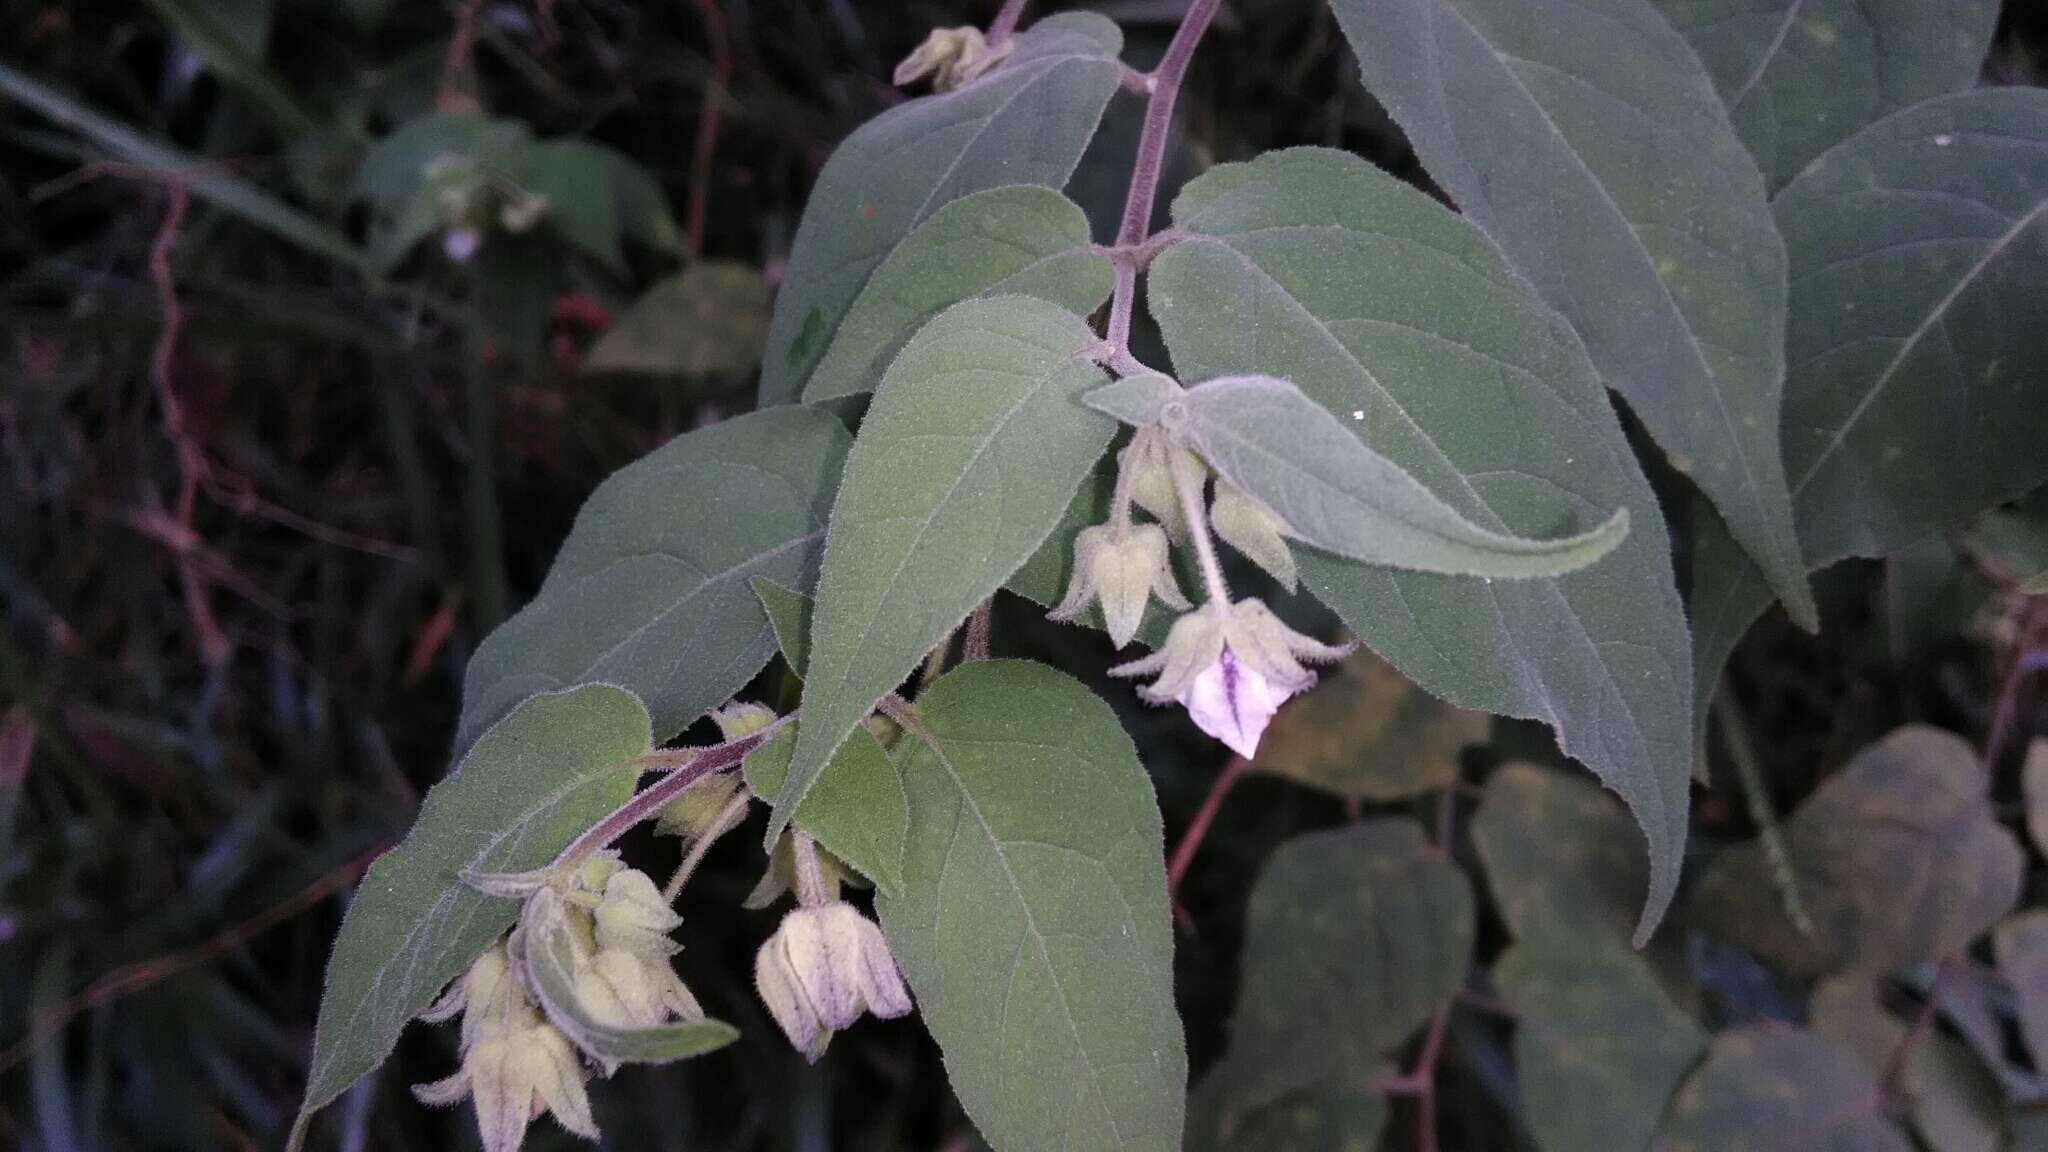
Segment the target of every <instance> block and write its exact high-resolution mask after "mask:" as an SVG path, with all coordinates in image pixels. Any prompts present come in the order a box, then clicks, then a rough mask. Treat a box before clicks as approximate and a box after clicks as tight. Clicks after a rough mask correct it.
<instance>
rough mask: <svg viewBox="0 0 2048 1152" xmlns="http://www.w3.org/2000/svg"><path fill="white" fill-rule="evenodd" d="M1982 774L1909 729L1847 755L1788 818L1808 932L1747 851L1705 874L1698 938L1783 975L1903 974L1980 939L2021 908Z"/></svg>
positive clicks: (1957, 745)
mask: <svg viewBox="0 0 2048 1152" xmlns="http://www.w3.org/2000/svg"><path fill="white" fill-rule="evenodd" d="M1990 783H1991V777H1990V773H1988V772H1987V771H1985V769H1984V765H1983V762H1982V761H1980V760H1978V758H1977V754H1976V752H1975V751H1974V750H1972V749H1971V748H1970V746H1969V745H1968V744H1966V743H1964V742H1963V740H1962V739H1961V738H1960V737H1957V736H1955V735H1954V734H1952V733H1948V732H1943V731H1941V730H1939V729H1935V728H1929V727H1926V726H1924V725H1908V726H1906V727H1903V728H1899V729H1897V730H1895V731H1893V732H1892V734H1891V735H1889V736H1887V737H1885V738H1884V739H1883V740H1880V741H1879V742H1877V743H1876V744H1872V745H1871V746H1869V747H1868V748H1865V749H1864V750H1863V751H1861V752H1859V753H1857V755H1856V758H1855V759H1853V760H1851V761H1850V762H1849V764H1848V766H1847V767H1845V768H1843V769H1842V770H1841V771H1840V772H1838V773H1836V774H1835V775H1833V776H1830V777H1829V778H1828V779H1827V780H1826V781H1824V782H1823V783H1822V784H1821V786H1820V787H1819V788H1817V789H1815V790H1814V792H1813V794H1812V795H1811V796H1808V797H1807V798H1806V800H1805V801H1804V802H1803V803H1801V804H1800V806H1799V807H1798V809H1797V810H1796V811H1794V812H1793V814H1792V817H1791V819H1789V820H1787V821H1786V822H1785V825H1784V833H1785V850H1786V854H1787V856H1788V858H1789V859H1788V863H1789V864H1790V867H1791V871H1792V874H1793V877H1794V879H1795V881H1796V882H1797V884H1798V885H1799V892H1800V897H1801V900H1802V902H1803V903H1804V905H1805V907H1806V909H1807V911H1808V913H1809V914H1810V916H1811V918H1812V920H1813V923H1814V927H1815V929H1816V934H1815V936H1813V937H1806V936H1804V935H1802V934H1800V933H1799V932H1798V931H1797V930H1796V929H1794V928H1793V926H1792V925H1791V924H1790V922H1789V921H1788V920H1787V918H1786V916H1785V914H1784V912H1783V910H1782V908H1781V907H1780V906H1779V902H1778V901H1777V900H1776V898H1775V896H1774V895H1773V893H1774V889H1773V885H1772V883H1771V878H1770V863H1769V860H1768V858H1767V856H1766V855H1765V853H1764V850H1763V848H1762V847H1761V846H1760V845H1758V844H1755V843H1750V844H1744V845H1741V846H1739V847H1737V848H1732V849H1729V850H1728V851H1727V852H1726V853H1725V854H1724V855H1723V856H1722V857H1721V858H1720V859H1718V860H1716V861H1715V862H1714V866H1713V867H1712V868H1711V869H1709V870H1708V872H1707V875H1706V877H1705V879H1704V881H1703V882H1702V884H1701V887H1700V892H1699V900H1700V906H1701V912H1702V916H1703V918H1704V920H1705V922H1706V923H1707V925H1708V926H1709V927H1711V928H1712V929H1714V930H1716V931H1717V932H1719V933H1720V934H1722V935H1724V936H1726V937H1727V938H1729V939H1730V940H1733V941H1734V942H1736V943H1739V944H1742V945H1743V946H1744V947H1747V948H1749V949H1750V950H1752V951H1754V952H1756V953H1758V954H1759V955H1761V956H1763V957H1765V958H1767V959H1770V960H1773V961H1775V962H1776V963H1778V964H1779V965H1780V966H1782V967H1784V968H1786V969H1787V970H1789V971H1791V972H1794V973H1798V974H1811V973H1815V972H1820V971H1825V970H1828V969H1831V968H1835V967H1848V966H1853V967H1858V968H1867V969H1871V970H1875V971H1886V972H1895V971H1903V970H1905V969H1909V968H1912V967H1914V966H1916V965H1920V964H1928V963H1933V962H1934V961H1936V960H1939V959H1941V958H1942V957H1944V956H1947V955H1949V954H1951V953H1953V952H1955V951H1957V950H1958V949H1961V948H1962V947H1963V946H1965V945H1967V944H1968V943H1969V942H1970V941H1971V940H1973V939H1975V938H1976V937H1977V936H1979V935H1981V934H1982V933H1983V932H1984V931H1985V930H1986V929H1988V928H1990V927H1991V925H1993V924H1995V923H1997V921H1998V920H1999V918H2000V917H2002V916H2004V915H2005V914H2006V913H2007V912H2008V911H2010V910H2011V909H2012V907H2013V905H2015V904H2016V903H2018V901H2019V896H2020V881H2021V874H2022V871H2023V867H2024V864H2025V861H2024V859H2023V853H2022V852H2021V851H2020V846H2019V842H2018V840H2017V839H2015V838H2014V836H2013V835H2012V833H2010V832H2008V831H2006V830H2005V828H2004V827H2003V826H2002V825H2000V824H1999V823H1998V821H1997V819H1996V818H1995V815H1994V814H1993V812H1992V809H1991V801H1990V798H1989V796H1988V795H1987V794H1986V793H1987V790H1988V789H1989V787H1990Z"/></svg>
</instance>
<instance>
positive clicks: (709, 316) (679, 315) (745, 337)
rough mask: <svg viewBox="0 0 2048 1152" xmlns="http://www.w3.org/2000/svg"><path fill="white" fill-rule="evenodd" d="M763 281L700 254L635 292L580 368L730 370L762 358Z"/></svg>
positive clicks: (752, 270) (751, 270)
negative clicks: (638, 292) (667, 275)
mask: <svg viewBox="0 0 2048 1152" xmlns="http://www.w3.org/2000/svg"><path fill="white" fill-rule="evenodd" d="M767 335H768V283H767V281H765V280H763V279H762V278H761V270H760V269H759V268H756V267H754V266H753V265H751V264H742V263H739V262H738V261H734V260H698V261H695V262H694V263H692V264H691V265H690V266H689V267H688V268H685V269H683V270H682V271H681V272H678V273H676V274H675V275H673V276H670V277H668V278H667V279H664V280H658V281H656V282H655V283H654V285H653V286H652V287H650V288H649V289H647V291H645V292H643V293H641V294H640V298H639V299H638V300H635V301H633V306H632V307H630V308H628V309H626V311H625V313H624V314H623V315H621V316H620V317H619V318H618V320H617V322H616V323H614V324H613V325H612V326H611V328H610V329H609V330H607V331H606V332H605V334H604V336H603V337H602V338H601V339H599V340H598V342H597V345H596V346H595V347H593V348H592V349H591V350H590V352H589V353H588V354H587V355H585V356H584V358H583V367H584V370H585V371H592V372H649V373H677V374H681V375H685V376H710V375H728V374H734V373H741V372H746V371H749V370H751V369H752V368H753V366H754V365H755V364H756V363H758V362H759V361H760V359H761V347H762V344H763V342H764V341H765V340H766V339H767Z"/></svg>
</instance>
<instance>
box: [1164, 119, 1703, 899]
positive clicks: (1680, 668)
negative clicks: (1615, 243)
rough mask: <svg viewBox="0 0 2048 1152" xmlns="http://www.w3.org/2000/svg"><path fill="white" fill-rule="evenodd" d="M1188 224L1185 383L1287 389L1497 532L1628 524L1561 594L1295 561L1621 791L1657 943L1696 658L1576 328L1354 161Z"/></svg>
mask: <svg viewBox="0 0 2048 1152" xmlns="http://www.w3.org/2000/svg"><path fill="white" fill-rule="evenodd" d="M1174 219H1175V221H1176V222H1177V223H1178V224H1179V225H1180V226H1181V227H1182V228H1184V229H1187V230H1188V232H1189V233H1190V235H1189V236H1188V237H1187V238H1186V239H1184V240H1182V241H1181V242H1180V243H1178V244H1175V245H1174V246H1172V247H1170V248H1168V249H1167V250H1166V251H1165V252H1163V253H1161V254H1160V255H1159V257H1158V258H1157V259H1156V260H1155V261H1154V262H1153V264H1152V270H1151V275H1150V292H1151V301H1152V313H1153V315H1154V316H1156V317H1158V318H1159V322H1160V325H1161V328H1162V330H1163V331H1164V332H1165V335H1166V340H1167V344H1168V346H1169V347H1170V348H1171V349H1172V352H1173V358H1174V364H1175V366H1176V367H1177V368H1178V370H1179V372H1180V375H1181V376H1182V378H1183V379H1189V380H1202V379H1207V378H1209V377H1213V376H1220V375H1235V374H1241V373H1246V372H1259V373H1265V374H1269V375H1273V376H1278V377H1281V378H1284V379H1287V380H1289V381H1292V382H1293V383H1294V384H1295V386H1296V387H1298V388H1300V389H1301V390H1302V391H1303V392H1305V393H1307V394H1308V396H1309V397H1310V398H1311V399H1313V400H1315V401H1316V402H1317V403H1319V404H1321V405H1323V406H1324V407H1326V408H1328V409H1329V410H1330V411H1332V412H1334V413H1335V414H1336V415H1337V417H1338V418H1339V419H1340V420H1342V421H1344V422H1346V423H1347V424H1348V425H1349V426H1350V427H1351V428H1352V429H1353V431H1355V432H1357V433H1358V434H1359V436H1360V438H1361V439H1362V440H1363V441H1364V442H1365V444H1366V445H1367V446H1368V447H1370V448H1371V449H1372V450H1373V451H1375V452H1377V453H1379V454H1380V455H1382V456H1384V457H1386V458H1387V459H1389V460H1391V461H1393V462H1394V463H1395V464H1397V465H1399V466H1400V467H1401V468H1402V469H1403V470H1404V471H1406V472H1408V473H1409V474H1410V475H1412V476H1414V477H1415V478H1416V479H1417V480H1418V481H1420V482H1421V483H1422V484H1423V485H1424V486H1426V487H1427V488H1428V489H1429V490H1430V491H1431V492H1434V493H1436V494H1437V496H1438V497H1439V498H1440V499H1442V500H1444V501H1445V502H1446V503H1448V504H1450V505H1451V506H1452V507H1453V508H1455V509H1457V511H1458V512H1459V514H1460V515H1462V516H1464V517H1465V518H1466V519H1468V520H1471V521H1472V522H1474V523H1476V524H1479V525H1481V526H1484V527H1486V528H1489V529H1492V530H1494V531H1503V532H1513V533H1516V534H1518V535H1525V536H1548V535H1555V534H1556V533H1557V532H1558V531H1559V530H1560V529H1564V528H1566V527H1567V526H1578V525H1584V524H1587V523H1597V522H1598V521H1599V520H1601V519H1603V518H1605V517H1606V516H1608V515H1610V514H1611V513H1612V512H1613V511H1614V510H1615V509H1617V508H1626V509H1627V510H1628V513H1629V536H1628V539H1627V540H1624V541H1623V542H1622V543H1621V545H1620V546H1619V547H1618V548H1616V549H1615V550H1614V552H1613V554H1612V555H1610V556H1608V557H1607V559H1605V560H1603V561H1601V562H1600V563H1599V564H1597V565H1595V566H1593V567H1592V568H1588V569H1586V570H1584V571H1581V572H1575V573H1573V574H1571V575H1569V576H1564V577H1561V578H1558V579H1554V580H1529V581H1494V582H1491V583H1487V582H1484V581H1481V580H1474V579H1469V578H1464V577H1451V576H1439V575H1433V574H1429V573H1406V572H1396V571H1391V570H1388V569H1384V568H1371V567H1366V566H1363V565H1359V564H1355V563H1351V562H1349V561H1343V560H1339V559H1336V558H1334V557H1331V556H1327V555H1323V554H1320V553H1317V552H1315V551H1314V550H1311V549H1301V550H1299V551H1298V552H1297V556H1296V559H1297V561H1298V563H1299V564H1300V566H1301V574H1302V580H1303V582H1304V583H1305V584H1306V585H1307V586H1308V588H1309V590H1310V591H1311V592H1313V593H1314V594H1315V595H1316V596H1317V597H1318V598H1319V599H1321V600H1322V601H1323V602H1324V603H1325V604H1328V605H1329V606H1330V607H1331V608H1333V609H1335V610H1336V611H1337V613H1338V615H1340V616H1341V617H1343V619H1344V622H1345V624H1346V625H1348V626H1349V627H1350V628H1351V630H1352V631H1353V632H1354V633H1355V634H1356V635H1357V636H1358V638H1359V639H1360V640H1362V641H1364V642H1365V643H1366V644H1367V645H1369V646H1371V647H1372V649H1373V650H1374V651H1376V652H1378V653H1379V654H1380V655H1382V656H1384V657H1386V658H1387V659H1388V660H1389V661H1391V662H1392V663H1393V664H1394V666H1395V667H1397V668H1399V669H1401V670H1402V671H1403V672H1405V673H1407V674H1408V675H1409V676H1410V677H1411V678H1413V679H1414V680H1415V681H1416V682H1417V683H1418V684H1420V685H1422V687H1423V688H1425V689H1427V690H1429V691H1430V692H1432V693H1435V694H1436V695H1439V696H1442V697H1444V698H1445V699H1448V700H1450V701H1451V702H1453V703H1455V704H1457V705H1459V706H1460V707H1465V708H1477V709H1483V710H1485V711H1488V712H1496V713H1502V714H1506V715H1512V716H1523V717H1530V718H1535V719H1541V720H1543V721H1545V722H1546V723H1548V724H1550V725H1551V726H1552V727H1553V728H1555V729H1556V730H1557V733H1558V739H1559V742H1560V744H1561V745H1562V747H1563V748H1564V750H1565V752H1566V753H1567V754H1568V755H1571V756H1574V757H1577V758H1578V759H1580V760H1581V761H1583V762H1584V763H1585V764H1586V765H1587V766H1588V767H1590V768H1592V769H1593V771H1594V772H1595V773H1596V774H1598V775H1599V776H1600V778H1601V779H1602V780H1603V781H1605V782H1606V783H1607V784H1608V785H1609V786H1610V787H1612V788H1614V789H1615V790H1616V791H1618V792H1620V793H1621V794H1622V796H1623V798H1624V799H1625V800H1627V801H1628V804H1629V807H1630V809H1631V810H1632V811H1633V812H1634V813H1635V814H1636V817H1637V819H1638V820H1639V821H1640V822H1641V823H1642V825H1643V828H1644V830H1645V832H1646V833H1647V834H1648V837H1649V847H1650V856H1651V859H1652V861H1653V863H1654V867H1653V877H1654V883H1653V884H1652V885H1651V886H1650V888H1649V899H1648V903H1647V906H1646V907H1645V909H1644V912H1643V923H1644V926H1645V927H1646V928H1647V927H1649V926H1652V925H1654V924H1655V923H1656V921H1657V918H1658V917H1659V916H1660V915H1661V913H1662V911H1663V909H1664V907H1665V905H1666V904H1667V903H1668V902H1669V900H1670V897H1671V893H1672V892H1673V891H1674V890H1675V888H1676V886H1677V883H1678V865H1679V860H1680V850H1681V847H1682V845H1683V844H1684V840H1685V828H1686V810H1687V806H1688V802H1689V796H1688V792H1687V789H1688V787H1689V784H1688V779H1689V776H1690V770H1689V769H1690V763H1691V758H1692V742H1691V728H1692V723H1691V714H1690V713H1691V708H1690V704H1691V699H1690V697H1691V692H1690V685H1689V684H1688V682H1687V679H1686V677H1687V673H1688V669H1689V668H1690V667H1691V649H1690V645H1689V642H1688V639H1687V636H1686V630H1685V621H1684V618H1683V614H1682V611H1681V609H1680V607H1679V602H1678V593H1677V589H1676V587H1675V586H1674V584H1673V581H1672V577H1671V560H1670V552H1669V546H1668V545H1667V543H1666V539H1665V535H1664V522H1663V517H1662V514H1661V513H1660V512H1659V510H1658V507H1657V500H1656V497H1655V495H1654V494H1653V493H1652V492H1651V491H1650V486H1649V484H1648V483H1647V482H1646V481H1645V480H1644V479H1643V477H1642V473H1641V471H1640V470H1639V469H1638V468H1637V466H1636V462H1635V457H1634V456H1633V454H1632V453H1631V452H1630V450H1629V447H1628V443H1627V441H1626V439H1625V438H1624V437H1623V436H1622V432H1621V427H1620V424H1619V422H1618V421H1617V420H1616V419H1615V418H1614V414H1613V411H1612V410H1611V409H1610V408H1609V407H1608V402H1607V397H1606V395H1605V394H1604V393H1603V392H1602V391H1601V389H1600V384H1599V379H1598V377H1597V376H1596V375H1595V373H1594V372H1593V368H1592V365H1591V364H1589V363H1588V362H1587V360H1586V358H1585V354H1584V352H1583V351H1582V350H1581V349H1580V347H1579V343H1578V341H1577V339H1576V338H1575V337H1573V335H1572V333H1571V330H1570V328H1569V327H1568V326H1567V325H1566V324H1565V323H1564V321H1563V319H1561V318H1560V317H1559V316H1557V314H1555V313H1554V312H1551V311H1550V310H1549V309H1548V308H1546V307H1544V306H1543V305H1542V303H1541V302H1539V301H1537V300H1536V299H1535V298H1534V297H1533V296H1532V295H1531V294H1530V292H1529V290H1528V288H1527V287H1526V286H1525V285H1524V284H1523V282H1522V281H1521V280H1520V279H1518V278H1517V277H1516V276H1515V274H1514V273H1513V272H1511V271H1510V270H1509V269H1508V268H1507V266H1506V265H1505V264H1504V263H1503V261H1502V260H1501V258H1500V255H1499V253H1498V252H1496V251H1495V250H1494V248H1493V247H1492V245H1490V244H1489V243H1488V242H1487V240H1486V238H1485V236H1484V235H1482V234H1481V233H1480V232H1479V231H1478V230H1477V229H1476V228H1474V227H1473V226H1472V225H1471V224H1470V223H1469V222H1467V221H1464V220H1461V219H1459V218H1458V217H1456V216H1454V215H1452V214H1451V213H1449V212H1446V211H1445V210H1444V209H1443V207H1442V206H1441V205H1439V204H1437V203H1435V202H1433V201H1431V200H1430V199H1429V198H1428V197H1426V196H1424V195H1422V194H1421V193H1419V192H1417V191H1415V190H1414V189H1412V188H1409V187H1406V186H1405V185H1402V184H1401V183H1399V182H1398V181H1396V180H1394V179H1393V178H1392V177H1390V176H1387V175H1386V174H1384V173H1381V172H1379V171H1377V170H1376V169H1374V168H1372V167H1371V166H1369V165H1367V164H1366V163H1364V162H1363V161H1361V160H1359V159H1357V158H1356V157H1351V156H1346V155H1344V154H1343V153H1338V152H1330V151H1325V150H1319V149H1302V150H1295V151H1288V152H1278V153H1269V154H1267V155H1266V156H1263V157H1261V158H1260V159H1259V160H1257V161H1254V162H1252V163H1250V164H1227V165H1223V166H1221V167H1218V168H1215V169H1212V170H1211V171H1210V172H1209V173H1207V174H1205V175H1204V176H1202V177H1201V178H1200V179H1198V180H1196V181H1194V182H1193V183H1191V184H1189V185H1188V187H1187V189H1186V190H1185V191H1184V192H1183V193H1182V194H1181V197H1180V200H1179V201H1178V202H1176V204H1175V205H1174Z"/></svg>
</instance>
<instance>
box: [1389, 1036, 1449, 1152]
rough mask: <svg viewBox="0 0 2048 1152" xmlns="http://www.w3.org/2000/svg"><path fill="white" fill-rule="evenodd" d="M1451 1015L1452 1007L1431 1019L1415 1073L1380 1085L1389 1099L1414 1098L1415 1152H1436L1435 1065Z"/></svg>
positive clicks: (1392, 1078) (1440, 1055)
mask: <svg viewBox="0 0 2048 1152" xmlns="http://www.w3.org/2000/svg"><path fill="white" fill-rule="evenodd" d="M1450 1015H1451V1012H1450V1006H1449V1005H1445V1006H1444V1007H1442V1008H1439V1009H1437V1010H1436V1014H1435V1015H1434V1016H1431V1017H1430V1018H1429V1031H1428V1032H1427V1033H1425V1034H1424V1035H1423V1038H1422V1054H1421V1055H1420V1056H1418V1057H1416V1060H1415V1069H1414V1071H1412V1072H1409V1073H1408V1074H1407V1075H1405V1076H1393V1077H1389V1078H1388V1079H1386V1080H1382V1081H1381V1082H1380V1091H1381V1092H1383V1093H1385V1094H1387V1095H1389V1096H1413V1097H1415V1107H1416V1110H1417V1111H1418V1112H1419V1113H1420V1115H1419V1116H1417V1117H1416V1122H1415V1152H1437V1142H1436V1065H1437V1061H1438V1060H1439V1059H1440V1058H1441V1057H1442V1056H1443V1052H1444V1032H1445V1026H1446V1024H1447V1023H1448V1022H1449V1021H1450Z"/></svg>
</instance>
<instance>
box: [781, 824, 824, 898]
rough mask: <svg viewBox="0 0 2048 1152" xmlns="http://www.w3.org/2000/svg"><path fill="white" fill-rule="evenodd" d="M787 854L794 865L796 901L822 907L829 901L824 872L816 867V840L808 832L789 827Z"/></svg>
mask: <svg viewBox="0 0 2048 1152" xmlns="http://www.w3.org/2000/svg"><path fill="white" fill-rule="evenodd" d="M789 856H790V859H791V860H792V861H793V862H794V863H795V865H796V902H797V903H798V904H799V905H801V906H803V907H805V908H823V907H824V906H825V905H826V904H828V903H830V902H831V901H830V900H828V899H827V898H826V896H825V874H824V873H823V872H822V871H820V870H819V868H818V842H817V841H815V840H813V839H811V834H810V833H809V832H806V831H804V830H803V829H801V828H792V829H790V841H789Z"/></svg>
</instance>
